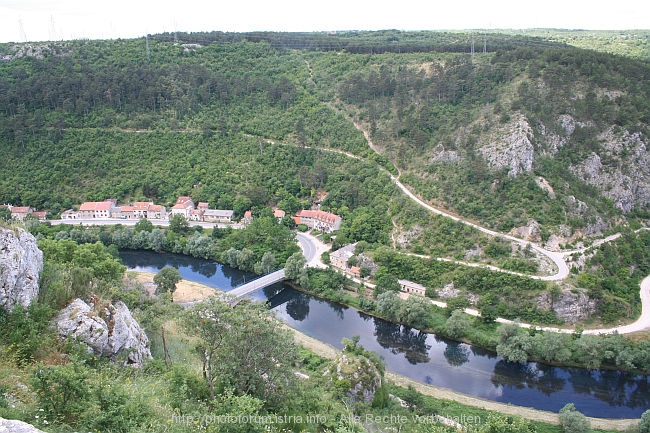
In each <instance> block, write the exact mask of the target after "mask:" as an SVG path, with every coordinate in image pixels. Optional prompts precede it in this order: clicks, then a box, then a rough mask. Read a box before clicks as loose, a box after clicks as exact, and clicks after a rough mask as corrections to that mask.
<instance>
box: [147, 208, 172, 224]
mask: <svg viewBox="0 0 650 433" xmlns="http://www.w3.org/2000/svg"><path fill="white" fill-rule="evenodd" d="M147 219H150V220H166V219H167V209H166V208H165V206H162V205H159V204H152V205H149V207H148V208H147Z"/></svg>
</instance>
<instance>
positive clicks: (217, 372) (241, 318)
mask: <svg viewBox="0 0 650 433" xmlns="http://www.w3.org/2000/svg"><path fill="white" fill-rule="evenodd" d="M184 323H185V325H186V326H187V328H188V330H189V331H190V332H191V333H192V334H194V335H197V336H198V337H199V338H200V342H199V344H198V346H197V350H198V353H199V355H200V356H201V359H202V360H203V377H204V378H205V379H206V381H207V382H208V385H209V387H210V395H211V397H212V398H213V399H214V398H215V395H216V393H215V387H216V385H219V386H220V387H223V388H226V389H228V388H230V389H232V390H233V391H234V392H235V394H237V395H244V394H248V395H250V396H253V397H256V398H259V399H262V400H265V401H267V402H271V403H276V402H279V401H281V400H282V399H283V398H284V396H286V394H287V393H288V392H289V390H290V388H291V387H292V386H293V384H294V383H295V375H294V374H293V365H294V362H295V359H296V347H295V345H294V343H293V335H292V334H291V331H288V330H286V329H284V328H283V324H282V322H281V321H280V320H278V319H277V318H276V317H275V315H274V313H273V312H272V311H270V310H268V309H267V307H266V306H265V305H264V304H261V303H257V302H252V301H248V300H242V301H241V302H239V303H238V304H237V305H236V306H235V307H231V306H230V305H229V304H227V303H224V302H222V301H220V300H217V299H216V298H211V299H209V300H207V301H204V302H202V303H200V304H197V305H195V306H194V307H193V308H192V309H191V310H189V311H188V312H187V313H186V316H185V320H184Z"/></svg>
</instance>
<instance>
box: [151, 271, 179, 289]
mask: <svg viewBox="0 0 650 433" xmlns="http://www.w3.org/2000/svg"><path fill="white" fill-rule="evenodd" d="M180 280H182V278H181V274H180V272H178V269H176V268H172V267H171V266H165V267H164V268H162V269H161V270H160V271H158V273H157V274H156V275H155V276H154V277H153V282H154V283H156V293H157V294H161V293H168V292H169V293H172V294H173V293H174V291H175V290H176V283H178V282H179V281H180Z"/></svg>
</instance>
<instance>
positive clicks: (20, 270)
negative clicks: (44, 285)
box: [0, 228, 43, 312]
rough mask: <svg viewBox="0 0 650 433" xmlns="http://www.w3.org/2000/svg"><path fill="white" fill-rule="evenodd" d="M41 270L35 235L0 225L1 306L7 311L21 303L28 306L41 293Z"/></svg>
mask: <svg viewBox="0 0 650 433" xmlns="http://www.w3.org/2000/svg"><path fill="white" fill-rule="evenodd" d="M42 270H43V252H42V251H41V250H39V249H38V245H37V244H36V238H34V236H32V235H31V234H30V233H28V232H27V231H25V230H23V229H22V228H17V229H15V230H11V229H5V228H0V307H2V308H4V309H5V311H7V312H11V310H13V308H14V307H15V306H16V305H19V304H20V305H22V306H23V307H25V308H26V307H28V306H29V304H30V303H31V302H32V300H33V299H34V298H36V297H37V296H38V278H39V275H40V273H41V271H42Z"/></svg>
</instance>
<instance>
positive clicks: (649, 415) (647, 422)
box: [639, 409, 650, 433]
mask: <svg viewBox="0 0 650 433" xmlns="http://www.w3.org/2000/svg"><path fill="white" fill-rule="evenodd" d="M639 433H650V409H648V410H646V411H645V412H643V415H641V421H639Z"/></svg>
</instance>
